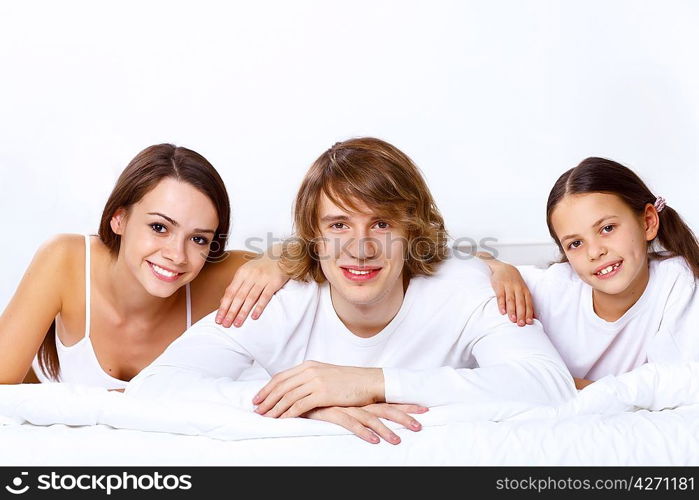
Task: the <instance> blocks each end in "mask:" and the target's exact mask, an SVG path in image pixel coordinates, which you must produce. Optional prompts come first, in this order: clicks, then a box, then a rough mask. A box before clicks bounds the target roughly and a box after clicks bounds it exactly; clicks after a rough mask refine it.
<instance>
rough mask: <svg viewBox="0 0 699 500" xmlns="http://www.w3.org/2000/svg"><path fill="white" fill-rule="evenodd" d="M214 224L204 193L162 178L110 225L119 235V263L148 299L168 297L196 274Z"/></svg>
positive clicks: (214, 214)
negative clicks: (124, 267)
mask: <svg viewBox="0 0 699 500" xmlns="http://www.w3.org/2000/svg"><path fill="white" fill-rule="evenodd" d="M218 222H219V221H218V215H217V213H216V208H215V206H214V204H213V203H212V202H211V200H210V199H209V198H208V197H207V196H206V195H205V194H203V193H202V192H201V191H199V190H198V189H196V188H195V187H194V186H192V185H191V184H189V183H186V182H181V181H178V180H176V179H173V178H165V179H163V180H161V181H160V182H159V183H158V184H157V185H156V186H155V188H153V189H152V190H151V191H149V192H148V193H147V194H146V195H145V196H144V197H143V198H142V199H141V200H140V201H139V202H137V203H135V204H134V205H132V206H131V207H130V208H129V210H128V212H127V211H126V210H124V209H120V210H118V211H117V213H116V214H115V215H114V217H112V220H111V226H112V230H113V231H114V232H115V233H116V234H119V235H121V245H120V248H119V260H120V261H122V262H123V263H125V265H126V268H127V269H128V270H129V271H130V272H131V273H132V274H133V276H135V277H136V279H137V280H138V281H139V282H140V283H141V284H142V285H143V288H145V289H146V291H147V292H148V293H149V294H151V295H154V296H156V297H169V296H170V295H172V294H173V293H175V291H177V289H178V288H180V287H181V286H182V285H184V284H185V283H188V282H190V281H192V280H193V279H194V278H195V277H196V276H197V274H199V271H201V269H202V267H203V266H204V264H205V262H206V257H207V255H208V252H209V245H210V243H211V240H212V238H213V237H214V234H215V231H216V228H217V227H218Z"/></svg>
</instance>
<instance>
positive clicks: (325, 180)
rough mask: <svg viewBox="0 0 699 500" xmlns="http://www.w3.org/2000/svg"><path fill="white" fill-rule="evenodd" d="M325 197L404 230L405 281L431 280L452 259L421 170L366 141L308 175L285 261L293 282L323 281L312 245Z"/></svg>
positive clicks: (334, 151)
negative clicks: (419, 277) (369, 212)
mask: <svg viewBox="0 0 699 500" xmlns="http://www.w3.org/2000/svg"><path fill="white" fill-rule="evenodd" d="M323 194H325V195H326V196H327V197H328V198H329V199H330V201H332V202H333V203H334V204H335V205H337V206H339V207H341V208H343V209H344V210H346V211H349V212H359V210H358V207H357V205H358V203H357V202H362V203H364V204H365V205H367V206H368V207H370V209H371V210H372V211H374V212H375V213H376V214H377V215H379V216H380V217H381V218H382V219H385V220H387V221H389V222H391V223H393V224H396V225H398V226H399V227H400V228H402V229H403V230H404V232H405V237H406V240H407V245H406V255H405V256H404V257H405V267H404V271H403V273H404V277H405V278H407V279H410V278H411V277H413V276H416V275H430V274H433V273H434V272H435V270H436V267H437V264H438V263H439V262H441V261H442V260H444V259H445V258H446V257H447V255H448V248H447V232H446V230H445V228H444V219H443V218H442V215H441V214H440V213H439V210H438V209H437V206H436V205H435V202H434V199H433V198H432V194H431V193H430V190H429V189H428V187H427V183H426V182H425V179H424V178H423V177H422V174H421V173H420V170H419V169H418V168H417V166H415V164H414V163H413V162H412V160H411V159H410V158H409V157H408V156H407V155H406V154H405V153H403V152H402V151H400V150H399V149H398V148H396V147H395V146H393V145H391V144H389V143H387V142H385V141H382V140H380V139H375V138H372V137H363V138H358V139H350V140H347V141H344V142H338V143H336V144H335V145H334V146H333V147H331V148H330V149H328V150H327V151H325V152H324V153H323V154H322V155H320V157H319V158H318V159H317V160H316V161H315V162H314V163H313V165H312V166H311V168H310V169H309V170H308V172H307V173H306V177H305V178H304V179H303V182H302V184H301V188H300V189H299V191H298V194H297V195H296V201H295V203H294V238H292V239H291V240H289V241H290V243H289V244H286V245H284V250H283V252H282V259H281V264H282V267H283V268H284V270H285V271H286V272H287V273H288V274H289V275H290V276H291V278H292V279H296V280H301V281H308V280H309V279H313V280H315V281H316V282H318V283H322V282H324V281H325V276H324V275H323V271H322V269H321V267H320V261H319V259H318V253H317V249H316V245H315V242H314V241H315V240H316V239H317V238H318V237H319V236H320V226H319V213H318V209H319V206H320V198H321V196H322V195H323Z"/></svg>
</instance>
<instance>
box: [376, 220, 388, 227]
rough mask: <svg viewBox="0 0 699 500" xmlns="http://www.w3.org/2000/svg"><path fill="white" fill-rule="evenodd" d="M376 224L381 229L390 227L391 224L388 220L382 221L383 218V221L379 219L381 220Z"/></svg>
mask: <svg viewBox="0 0 699 500" xmlns="http://www.w3.org/2000/svg"><path fill="white" fill-rule="evenodd" d="M376 226H377V227H378V228H379V229H388V228H389V227H390V224H389V223H388V222H386V221H382V220H381V221H379V222H377V223H376Z"/></svg>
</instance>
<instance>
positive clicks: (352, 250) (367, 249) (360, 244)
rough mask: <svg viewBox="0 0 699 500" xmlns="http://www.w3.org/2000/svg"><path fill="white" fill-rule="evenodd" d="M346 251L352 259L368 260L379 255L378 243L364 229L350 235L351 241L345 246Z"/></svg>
mask: <svg viewBox="0 0 699 500" xmlns="http://www.w3.org/2000/svg"><path fill="white" fill-rule="evenodd" d="M347 249H348V252H349V254H350V256H351V257H352V258H354V259H357V260H360V261H365V260H370V259H373V258H375V257H376V256H377V255H378V254H379V241H378V240H377V239H376V238H372V237H371V235H370V233H369V232H368V231H367V230H366V229H359V230H357V231H355V233H354V234H353V235H352V241H351V242H350V244H349V245H347Z"/></svg>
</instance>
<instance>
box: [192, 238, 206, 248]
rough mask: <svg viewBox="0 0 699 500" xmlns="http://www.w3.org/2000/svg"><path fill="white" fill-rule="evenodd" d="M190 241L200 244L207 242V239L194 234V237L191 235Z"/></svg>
mask: <svg viewBox="0 0 699 500" xmlns="http://www.w3.org/2000/svg"><path fill="white" fill-rule="evenodd" d="M192 241H193V242H194V243H196V244H197V245H201V246H204V245H208V244H209V240H208V239H206V238H204V237H203V236H194V237H192Z"/></svg>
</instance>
